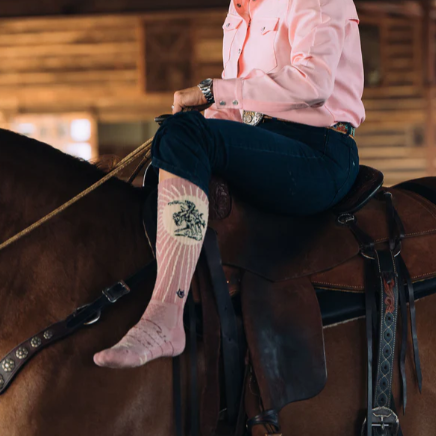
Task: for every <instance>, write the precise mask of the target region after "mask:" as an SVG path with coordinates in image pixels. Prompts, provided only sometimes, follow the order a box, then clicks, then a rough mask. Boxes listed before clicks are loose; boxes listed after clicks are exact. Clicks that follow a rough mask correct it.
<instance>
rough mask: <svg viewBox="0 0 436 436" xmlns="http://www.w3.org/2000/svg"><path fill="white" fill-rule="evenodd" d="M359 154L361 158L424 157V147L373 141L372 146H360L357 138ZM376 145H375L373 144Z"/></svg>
mask: <svg viewBox="0 0 436 436" xmlns="http://www.w3.org/2000/svg"><path fill="white" fill-rule="evenodd" d="M357 145H358V147H359V156H360V158H361V159H392V158H406V159H409V158H412V159H413V158H421V159H425V154H426V151H425V148H417V147H401V146H399V147H395V146H393V147H385V146H383V145H379V144H378V143H377V142H374V144H373V145H374V146H372V147H362V144H361V141H360V140H359V139H357ZM375 145H377V146H375Z"/></svg>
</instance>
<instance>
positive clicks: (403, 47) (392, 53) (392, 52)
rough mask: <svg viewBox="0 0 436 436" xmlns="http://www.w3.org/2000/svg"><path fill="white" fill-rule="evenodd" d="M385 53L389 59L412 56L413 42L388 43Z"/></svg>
mask: <svg viewBox="0 0 436 436" xmlns="http://www.w3.org/2000/svg"><path fill="white" fill-rule="evenodd" d="M387 55H388V58H389V59H392V58H396V57H406V56H411V57H413V44H412V43H411V42H409V43H408V44H389V52H388V53H387Z"/></svg>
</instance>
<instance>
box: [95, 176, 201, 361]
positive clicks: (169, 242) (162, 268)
mask: <svg viewBox="0 0 436 436" xmlns="http://www.w3.org/2000/svg"><path fill="white" fill-rule="evenodd" d="M208 213H209V202H208V199H207V197H206V194H205V193H204V192H203V191H202V190H201V189H200V188H198V187H197V186H196V185H194V184H193V183H191V182H189V181H187V180H185V179H181V178H179V177H177V178H171V179H166V180H164V181H162V182H161V183H159V190H158V228H157V241H156V260H157V267H158V272H157V278H156V284H155V287H154V291H153V295H152V297H151V301H150V304H149V305H148V307H147V309H146V311H145V313H144V315H142V317H141V319H140V321H139V322H138V324H136V325H135V326H134V327H133V328H132V329H130V330H129V332H128V333H127V334H126V336H124V337H123V339H121V341H120V342H118V344H116V345H115V346H113V347H112V348H110V349H108V350H104V351H101V352H100V353H97V354H96V355H95V356H94V362H95V363H96V364H97V365H99V366H107V367H111V368H133V367H136V366H140V365H143V364H144V363H147V362H150V361H151V360H153V359H157V358H158V357H162V356H177V355H179V354H181V353H182V352H183V350H184V348H185V331H184V328H183V309H184V306H185V302H186V298H187V296H188V292H189V287H190V284H191V280H192V276H193V275H194V271H195V267H196V265H197V262H198V258H199V256H200V251H201V247H202V245H203V240H204V235H205V233H206V227H207V219H208Z"/></svg>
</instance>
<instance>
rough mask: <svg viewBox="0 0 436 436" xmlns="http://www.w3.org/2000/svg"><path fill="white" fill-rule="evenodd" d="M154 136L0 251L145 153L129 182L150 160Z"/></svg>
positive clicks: (10, 239)
mask: <svg viewBox="0 0 436 436" xmlns="http://www.w3.org/2000/svg"><path fill="white" fill-rule="evenodd" d="M153 139H154V138H150V139H149V140H148V141H147V142H145V143H144V144H142V145H141V146H139V147H138V148H137V149H135V150H134V151H133V152H132V153H130V154H129V155H128V156H126V157H125V158H124V159H122V160H121V161H120V162H118V164H117V165H116V167H115V168H114V169H113V170H112V171H111V172H109V173H108V174H106V175H105V176H104V177H102V178H101V179H100V180H99V181H98V182H96V183H94V184H93V185H91V186H90V187H89V188H87V189H85V190H84V191H82V192H81V193H80V194H78V195H76V196H75V197H74V198H72V199H71V200H69V201H67V202H66V203H64V204H63V205H62V206H60V207H58V208H57V209H55V210H54V211H52V212H50V213H49V214H48V215H46V216H45V217H43V218H41V219H40V220H39V221H37V222H35V223H33V224H32V225H30V226H29V227H27V228H25V229H24V230H22V231H21V232H19V233H17V234H16V235H14V236H12V237H11V238H9V239H8V240H7V241H5V242H3V243H1V244H0V251H1V250H3V249H5V248H6V247H8V246H9V245H11V244H13V243H14V242H16V241H18V240H19V239H21V238H22V237H24V236H26V235H28V234H29V233H30V232H32V231H33V230H35V229H37V228H38V227H40V226H42V225H43V224H44V223H46V222H47V221H49V220H51V219H52V218H54V217H55V216H57V215H59V214H60V213H62V212H63V211H64V210H65V209H67V208H68V207H70V206H72V205H73V204H74V203H77V202H78V201H79V200H81V199H82V198H83V197H86V196H87V195H88V194H90V193H91V192H93V191H95V190H96V189H97V188H99V187H100V186H101V185H103V184H104V183H106V182H107V181H108V180H109V179H111V178H113V177H114V176H116V175H117V174H119V173H120V172H121V171H122V170H123V169H124V168H126V167H127V166H129V165H130V164H132V163H133V162H134V161H135V160H136V159H137V158H138V157H139V156H140V155H141V154H143V153H145V155H144V156H143V158H142V160H141V162H140V164H139V165H138V166H137V167H136V169H135V171H134V172H133V174H132V175H131V176H130V178H129V181H128V183H131V182H132V181H133V179H134V178H135V177H136V176H137V175H138V174H139V172H140V171H141V169H142V168H143V167H144V165H145V164H146V163H147V162H148V161H149V160H150V157H151V143H152V142H153Z"/></svg>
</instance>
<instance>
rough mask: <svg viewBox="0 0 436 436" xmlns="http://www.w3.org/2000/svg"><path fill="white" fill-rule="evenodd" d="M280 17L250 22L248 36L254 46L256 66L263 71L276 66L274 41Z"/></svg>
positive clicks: (266, 71)
mask: <svg viewBox="0 0 436 436" xmlns="http://www.w3.org/2000/svg"><path fill="white" fill-rule="evenodd" d="M279 20H280V18H278V17H277V18H262V19H258V20H254V21H253V22H252V23H251V34H250V38H253V45H252V46H253V47H256V52H257V56H256V58H257V59H256V60H257V62H256V64H257V65H256V67H257V68H260V69H261V70H263V71H264V72H265V73H268V72H269V71H271V70H273V69H274V68H275V67H276V66H277V56H276V47H275V41H276V37H277V28H278V23H279Z"/></svg>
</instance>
